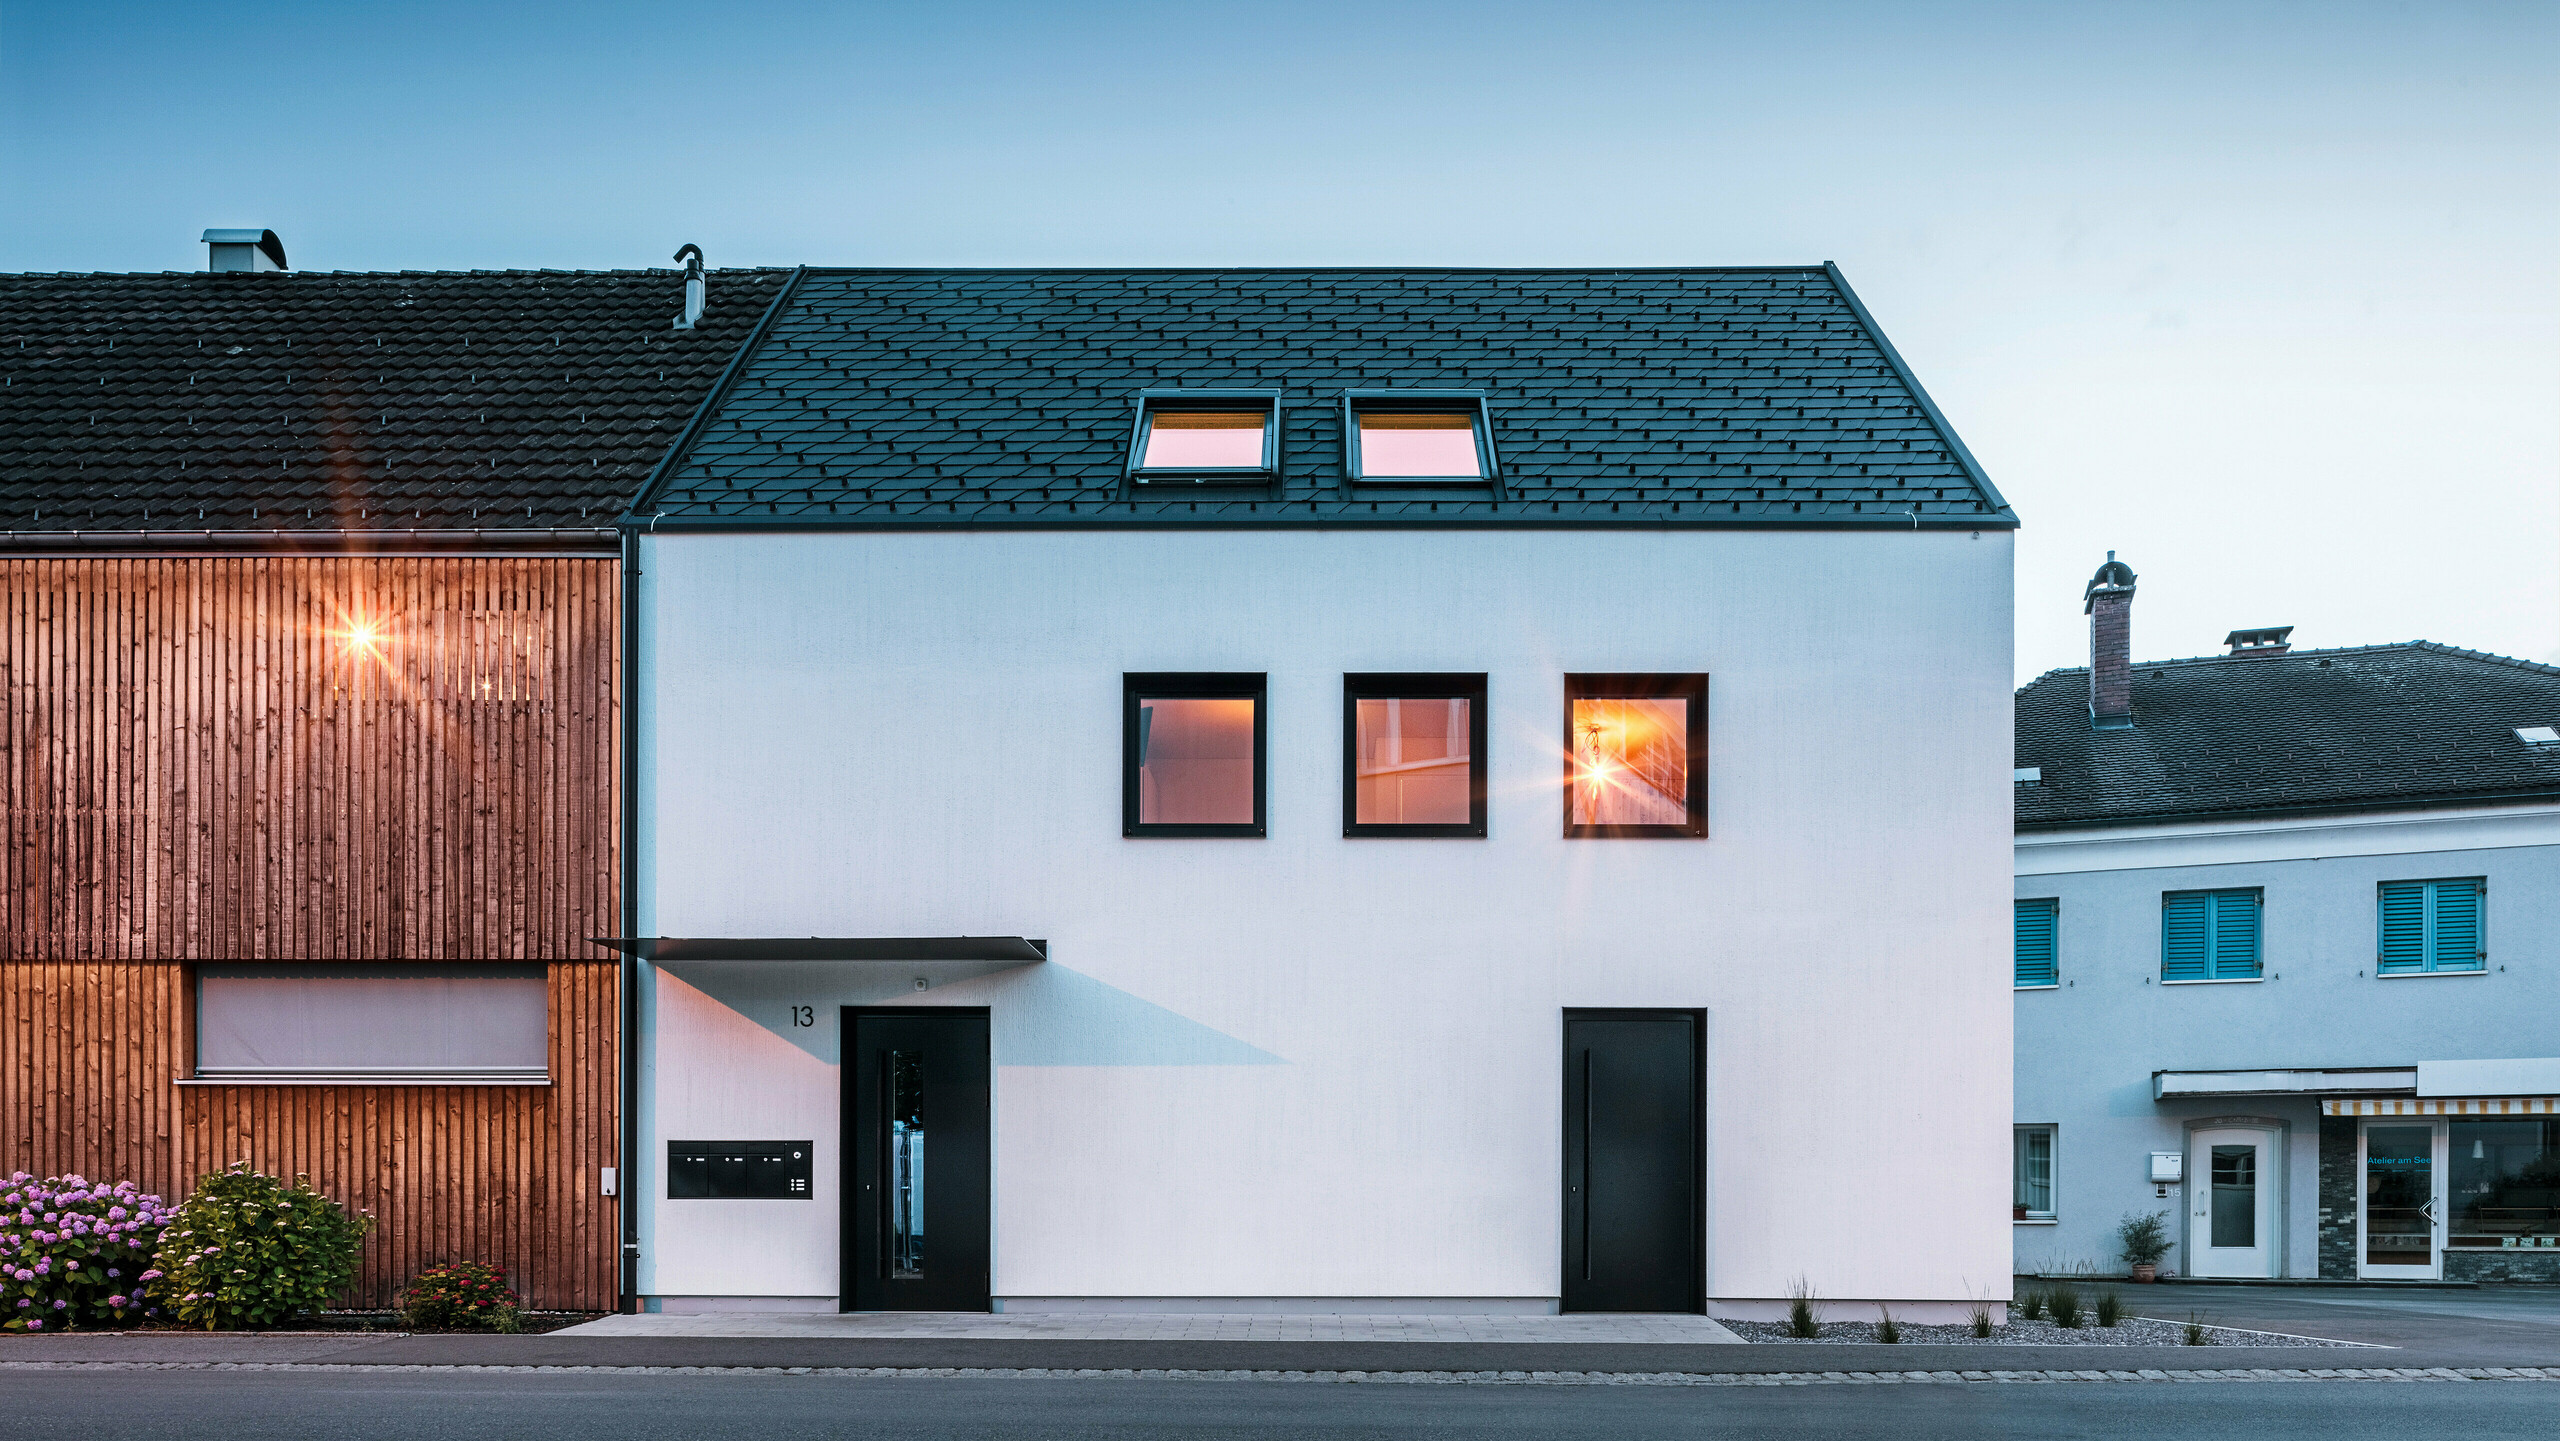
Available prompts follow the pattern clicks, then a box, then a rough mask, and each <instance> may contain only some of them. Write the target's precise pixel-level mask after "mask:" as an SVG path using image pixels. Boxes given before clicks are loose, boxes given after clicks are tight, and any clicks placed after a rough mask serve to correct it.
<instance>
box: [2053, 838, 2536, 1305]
mask: <svg viewBox="0 0 2560 1441" xmlns="http://www.w3.org/2000/svg"><path fill="white" fill-rule="evenodd" d="M2017 868H2018V878H2017V881H2016V893H2017V895H2018V897H2019V898H2021V899H2025V898H2030V897H2043V896H2053V897H2058V898H2060V900H2061V902H2062V909H2061V931H2060V943H2061V975H2062V982H2063V984H2062V985H2061V986H2060V987H2059V988H2056V989H2052V990H2041V989H2038V990H2023V991H2019V992H2017V993H2016V1009H2017V1119H2018V1121H2019V1122H2021V1123H2033V1124H2052V1125H2055V1126H2058V1127H2059V1128H2060V1129H2059V1132H2058V1134H2057V1138H2056V1142H2055V1162H2054V1164H2055V1209H2056V1217H2055V1221H2054V1223H2053V1224H2050V1225H2040V1224H2035V1223H2022V1224H2019V1225H2017V1226H2016V1227H2015V1231H2016V1253H2017V1264H2018V1268H2019V1270H2020V1271H2022V1272H2032V1271H2053V1270H2069V1269H2070V1268H2072V1267H2074V1266H2077V1265H2083V1264H2086V1265H2090V1266H2095V1267H2100V1268H2111V1267H2116V1266H2120V1264H2121V1258H2120V1256H2119V1254H2118V1252H2117V1250H2116V1245H2115V1239H2114V1232H2115V1226H2116V1223H2117V1222H2118V1221H2119V1220H2120V1219H2121V1218H2122V1217H2123V1216H2124V1215H2125V1214H2126V1213H2128V1212H2133V1211H2148V1210H2160V1209H2164V1208H2166V1209H2169V1210H2170V1211H2171V1212H2172V1219H2173V1228H2174V1223H2175V1221H2176V1219H2177V1215H2178V1212H2179V1208H2180V1206H2179V1203H2180V1199H2181V1197H2182V1196H2183V1195H2184V1192H2183V1191H2181V1190H2180V1189H2179V1188H2176V1187H2172V1188H2171V1189H2170V1193H2169V1197H2168V1199H2166V1200H2163V1199H2161V1198H2160V1197H2159V1196H2158V1194H2157V1190H2156V1188H2155V1187H2153V1186H2151V1185H2150V1184H2149V1183H2148V1182H2147V1181H2146V1180H2145V1177H2146V1175H2147V1165H2148V1158H2149V1155H2150V1153H2151V1152H2153V1151H2173V1150H2180V1149H2182V1148H2183V1145H2184V1135H2185V1131H2186V1128H2187V1126H2188V1125H2189V1124H2190V1123H2191V1122H2195V1121H2198V1120H2200V1119H2204V1118H2211V1117H2224V1116H2233V1117H2236V1116H2249V1117H2261V1118H2266V1119H2270V1120H2280V1121H2284V1122H2287V1123H2289V1124H2290V1126H2291V1144H2290V1146H2289V1147H2288V1151H2287V1172H2288V1174H2287V1176H2286V1177H2285V1182H2286V1196H2287V1202H2288V1204H2287V1206H2286V1210H2285V1213H2284V1216H2283V1218H2282V1221H2281V1223H2280V1224H2281V1225H2282V1227H2283V1230H2284V1247H2283V1260H2282V1263H2281V1264H2282V1267H2283V1274H2285V1275H2288V1276H2297V1277H2308V1276H2317V1275H2318V1274H2320V1261H2319V1226H2320V1216H2319V1207H2320V1200H2319V1170H2318V1160H2319V1150H2318V1143H2319V1113H2320V1106H2319V1102H2318V1100H2317V1099H2316V1098H2313V1099H2297V1098H2289V1097H2287V1098H2277V1097H2230V1096H2226V1097H2213V1098H2194V1099H2179V1100H2171V1101H2154V1100H2153V1099H2152V1083H2151V1073H2152V1072H2154V1071H2159V1070H2179V1071H2246V1070H2262V1069H2290V1068H2318V1067H2349V1066H2409V1067H2414V1066H2418V1065H2420V1064H2421V1063H2423V1062H2431V1061H2438V1060H2457V1059H2460V1060H2484V1061H2485V1060H2508V1059H2512V1058H2518V1057H2547V1056H2549V1055H2550V1054H2551V1051H2552V1048H2553V1037H2554V1036H2560V991H2555V990H2554V988H2553V986H2552V981H2551V974H2550V965H2551V961H2552V954H2551V938H2552V937H2553V936H2554V935H2560V807H2554V806H2514V807H2472V808H2448V809H2446V810H2442V811H2388V812H2372V813H2366V814H2360V815H2341V816H2330V817H2313V818H2298V819H2293V820H2280V821H2253V822H2237V823H2224V824H2195V825H2179V826H2162V827H2155V828H2109V829H2105V830H2089V831H2047V832H2033V833H2028V834H2022V835H2020V836H2019V837H2018V838H2017ZM2451 876H2486V877H2488V878H2489V905H2488V912H2487V915H2488V946H2489V961H2488V969H2487V970H2486V971H2483V972H2479V973H2475V974H2460V973H2456V974H2447V975H2416V976H2386V977H2377V976H2375V974H2374V969H2373V961H2374V949H2375V945H2376V939H2375V887H2376V886H2378V885H2379V884H2380V883H2381V882H2383V881H2389V880H2428V879H2436V878H2442V877H2451ZM2237 886H2260V887H2264V888H2265V891H2266V906H2265V910H2264V911H2263V912H2262V918H2263V922H2264V926H2263V930H2262V931H2261V937H2262V941H2261V945H2262V955H2263V960H2264V966H2263V969H2264V973H2265V975H2266V979H2265V980H2264V981H2262V982H2259V983H2256V984H2247V983H2241V984H2229V985H2186V986H2162V985H2160V984H2158V982H2159V976H2160V896H2161V893H2162V892H2164V891H2181V890H2209V889H2220V888H2224V887H2237ZM2192 1165H2193V1163H2192V1162H2190V1182H2191V1183H2192V1180H2193V1171H2192ZM2184 1256H2185V1252H2184V1249H2183V1244H2182V1246H2181V1249H2180V1250H2178V1251H2173V1252H2172V1253H2171V1254H2170V1256H2169V1257H2168V1259H2166V1260H2165V1261H2163V1262H2162V1263H2161V1264H2162V1265H2163V1267H2165V1268H2169V1269H2175V1270H2184V1269H2185V1266H2184Z"/></svg>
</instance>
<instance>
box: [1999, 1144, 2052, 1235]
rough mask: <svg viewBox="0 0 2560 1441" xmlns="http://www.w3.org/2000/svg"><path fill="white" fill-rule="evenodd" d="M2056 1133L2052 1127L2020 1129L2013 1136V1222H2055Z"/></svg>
mask: <svg viewBox="0 0 2560 1441" xmlns="http://www.w3.org/2000/svg"><path fill="white" fill-rule="evenodd" d="M2053 1131H2054V1128H2053V1127H2051V1126H2019V1127H2016V1128H2014V1129H2013V1131H2012V1132H2011V1135H2012V1138H2013V1141H2012V1147H2013V1148H2012V1151H2011V1163H2012V1164H2011V1166H2010V1170H2009V1216H2010V1219H2011V1220H2015V1221H2050V1220H2052V1219H2053V1212H2054V1207H2053V1139H2054V1137H2053Z"/></svg>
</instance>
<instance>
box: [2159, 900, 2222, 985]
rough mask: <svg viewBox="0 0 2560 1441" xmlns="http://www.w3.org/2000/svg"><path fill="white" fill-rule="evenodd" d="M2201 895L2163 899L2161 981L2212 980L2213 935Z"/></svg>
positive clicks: (2161, 914) (2161, 912) (2161, 911)
mask: <svg viewBox="0 0 2560 1441" xmlns="http://www.w3.org/2000/svg"><path fill="white" fill-rule="evenodd" d="M2208 899H2209V897H2205V896H2200V895H2189V896H2162V897H2161V898H2160V979H2162V980H2164V981H2209V980H2211V979H2213V976H2212V973H2211V971H2210V970H2209V969H2208V967H2207V959H2208V957H2209V956H2210V954H2211V951H2210V949H2209V942H2210V939H2211V938H2210V935H2209V934H2208V928H2207V923H2206V914H2205V902H2206V901H2207V900H2208Z"/></svg>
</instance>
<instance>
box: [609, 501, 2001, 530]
mask: <svg viewBox="0 0 2560 1441" xmlns="http://www.w3.org/2000/svg"><path fill="white" fill-rule="evenodd" d="M1109 503H1110V504H1114V505H1117V504H1123V503H1124V502H1120V501H1112V502H1109ZM644 524H646V525H647V529H648V531H649V533H650V534H652V535H677V534H683V533H686V532H691V533H694V534H701V535H718V534H726V533H731V532H736V531H777V532H780V531H787V532H793V533H801V534H826V533H836V532H849V531H872V532H878V533H881V534H894V533H897V532H901V531H925V530H1227V531H1235V530H1654V531H1665V530H1668V531H1696V532H1700V533H1705V532H1710V531H1736V530H1881V531H1903V532H1909V531H1912V530H1928V531H1954V530H2016V529H2017V528H2018V521H2017V518H2016V517H2015V516H2007V515H1992V516H1931V515H1924V516H1921V517H1920V518H1919V521H1918V523H1917V524H1916V525H1915V524H1914V523H1913V520H1912V517H1911V516H1910V515H1909V514H1907V513H1900V512H1897V513H1894V514H1890V515H1864V516H1854V517H1853V516H1842V517H1839V518H1836V519H1822V520H1815V519H1811V518H1809V517H1805V516H1794V515H1790V516H1786V517H1783V518H1778V517H1772V518H1769V519H1766V520H1763V519H1760V518H1758V517H1754V516H1730V515H1728V516H1719V517H1717V518H1715V519H1714V520H1699V521H1688V520H1668V519H1661V520H1657V519H1648V518H1641V517H1635V518H1629V517H1618V518H1611V517H1608V516H1599V517H1593V518H1589V519H1568V518H1564V517H1559V516H1554V515H1544V516H1528V515H1522V516H1489V517H1485V518H1482V519H1472V520H1471V519H1468V518H1466V517H1464V516H1448V515H1428V516H1412V517H1407V516H1389V515H1379V516H1352V515H1305V516H1271V517H1258V518H1256V519H1254V520H1252V521H1234V520H1216V519H1201V520H1193V519H1189V518H1185V519H1182V520H1143V519H1138V518H1135V517H1129V516H1096V517H1094V518H1093V519H1091V520H1083V519H1077V520H1054V519H1047V518H1033V519H1028V520H973V519H963V518H961V517H958V516H953V517H951V518H949V519H918V520H912V521H910V520H895V521H891V520H859V519H854V520H835V521H822V520H802V519H796V518H795V519H790V520H781V519H773V518H768V517H763V516H735V517H732V516H684V517H675V516H669V517H666V518H664V519H662V520H660V521H658V522H656V523H654V524H647V523H646V522H645V521H644Z"/></svg>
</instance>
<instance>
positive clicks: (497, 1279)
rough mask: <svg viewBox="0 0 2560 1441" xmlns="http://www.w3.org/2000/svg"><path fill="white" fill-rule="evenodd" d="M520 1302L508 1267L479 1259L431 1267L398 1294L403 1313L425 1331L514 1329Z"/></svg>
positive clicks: (449, 1262)
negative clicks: (510, 1285) (512, 1288)
mask: <svg viewBox="0 0 2560 1441" xmlns="http://www.w3.org/2000/svg"><path fill="white" fill-rule="evenodd" d="M521 1304H522V1303H521V1302H520V1301H518V1300H517V1299H516V1293H515V1292H513V1291H510V1290H508V1289H507V1273H506V1271H505V1269H504V1268H502V1267H498V1266H483V1265H481V1264H480V1263H479V1262H477V1261H447V1262H444V1263H443V1264H441V1265H435V1266H429V1267H428V1268H427V1269H425V1270H423V1271H421V1272H419V1273H418V1279H416V1280H414V1281H411V1282H410V1283H409V1285H408V1288H407V1289H405V1290H403V1291H402V1292H401V1293H400V1314H401V1315H402V1316H403V1317H405V1318H407V1320H408V1322H409V1324H410V1325H411V1326H414V1327H416V1328H417V1329H419V1330H421V1331H514V1330H516V1329H517V1327H518V1322H517V1319H516V1308H517V1307H518V1306H519V1305H521Z"/></svg>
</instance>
